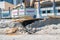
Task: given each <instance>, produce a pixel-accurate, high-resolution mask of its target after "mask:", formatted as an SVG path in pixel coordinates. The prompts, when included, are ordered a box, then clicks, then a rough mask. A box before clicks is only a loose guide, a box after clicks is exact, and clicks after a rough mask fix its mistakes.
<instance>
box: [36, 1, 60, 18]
mask: <svg viewBox="0 0 60 40" xmlns="http://www.w3.org/2000/svg"><path fill="white" fill-rule="evenodd" d="M35 8H38V2H35ZM40 15H41V16H42V17H48V16H53V15H56V16H57V15H60V0H55V1H54V0H44V1H41V2H40Z"/></svg>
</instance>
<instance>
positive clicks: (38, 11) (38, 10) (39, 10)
mask: <svg viewBox="0 0 60 40" xmlns="http://www.w3.org/2000/svg"><path fill="white" fill-rule="evenodd" d="M40 13H41V8H40V0H38V8H37V18H40V17H41V14H40Z"/></svg>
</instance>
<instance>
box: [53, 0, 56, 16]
mask: <svg viewBox="0 0 60 40" xmlns="http://www.w3.org/2000/svg"><path fill="white" fill-rule="evenodd" d="M55 7H56V4H55V0H53V13H54V15H55V16H56V8H55Z"/></svg>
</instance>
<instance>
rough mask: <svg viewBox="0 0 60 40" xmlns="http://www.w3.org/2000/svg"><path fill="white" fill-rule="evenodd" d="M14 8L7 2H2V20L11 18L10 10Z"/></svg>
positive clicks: (0, 5)
mask: <svg viewBox="0 0 60 40" xmlns="http://www.w3.org/2000/svg"><path fill="white" fill-rule="evenodd" d="M13 7H15V5H13V4H10V3H8V2H5V1H0V9H1V10H2V11H0V18H5V17H10V12H9V10H12V9H13Z"/></svg>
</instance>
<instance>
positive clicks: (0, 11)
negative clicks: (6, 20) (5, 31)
mask: <svg viewBox="0 0 60 40" xmlns="http://www.w3.org/2000/svg"><path fill="white" fill-rule="evenodd" d="M1 18H2V9H1V8H0V19H1Z"/></svg>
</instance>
